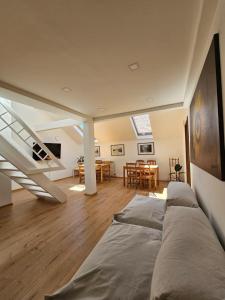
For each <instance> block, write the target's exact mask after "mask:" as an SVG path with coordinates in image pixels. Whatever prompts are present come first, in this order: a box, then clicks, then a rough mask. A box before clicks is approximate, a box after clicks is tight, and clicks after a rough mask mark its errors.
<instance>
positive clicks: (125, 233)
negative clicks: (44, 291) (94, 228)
mask: <svg viewBox="0 0 225 300" xmlns="http://www.w3.org/2000/svg"><path fill="white" fill-rule="evenodd" d="M160 245H161V231H159V230H156V229H151V228H146V227H142V226H136V225H130V224H121V223H117V222H114V223H113V224H112V225H111V226H110V227H109V228H108V230H107V231H106V232H105V234H104V235H103V237H102V238H101V240H100V241H99V242H98V244H97V245H96V247H95V248H94V249H93V251H92V252H91V254H90V255H89V256H88V258H87V259H86V260H85V262H84V263H83V264H82V266H81V267H80V269H79V270H78V272H77V273H76V274H75V276H74V277H73V278H72V279H71V281H70V282H69V283H68V284H67V285H66V286H65V287H63V288H62V289H60V290H59V291H57V292H56V293H55V294H54V295H51V296H46V298H45V299H63V300H76V299H79V300H84V299H85V300H93V299H95V300H119V299H123V300H128V299H129V300H140V299H141V300H148V299H149V297H150V286H151V278H152V273H153V268H154V263H155V259H156V256H157V253H158V251H159V248H160Z"/></svg>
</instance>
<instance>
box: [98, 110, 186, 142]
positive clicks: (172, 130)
mask: <svg viewBox="0 0 225 300" xmlns="http://www.w3.org/2000/svg"><path fill="white" fill-rule="evenodd" d="M186 116H187V111H186V109H184V108H180V109H169V110H159V111H154V112H150V113H149V117H150V120H151V127H152V133H153V139H154V140H155V141H157V140H160V139H171V138H176V137H178V136H183V134H184V121H185V119H186ZM162 120H163V122H162ZM118 128H119V130H118ZM95 137H96V138H97V140H98V141H99V143H109V142H110V143H111V142H115V143H116V142H124V141H129V140H137V137H136V135H135V132H134V129H133V126H132V124H131V121H130V117H128V116H125V117H120V118H115V119H111V120H103V121H99V122H96V123H95ZM141 141H142V140H140V142H141Z"/></svg>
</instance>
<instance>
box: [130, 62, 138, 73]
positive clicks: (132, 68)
mask: <svg viewBox="0 0 225 300" xmlns="http://www.w3.org/2000/svg"><path fill="white" fill-rule="evenodd" d="M128 68H129V69H130V70H131V71H136V70H137V69H139V68H140V66H139V63H138V62H135V63H133V64H130V65H128Z"/></svg>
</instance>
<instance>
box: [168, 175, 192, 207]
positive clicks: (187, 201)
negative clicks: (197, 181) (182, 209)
mask: <svg viewBox="0 0 225 300" xmlns="http://www.w3.org/2000/svg"><path fill="white" fill-rule="evenodd" d="M167 206H187V207H198V201H197V199H196V196H195V194H194V192H193V190H192V189H191V187H190V185H189V184H187V183H184V182H176V181H171V182H170V183H169V185H168V187H167Z"/></svg>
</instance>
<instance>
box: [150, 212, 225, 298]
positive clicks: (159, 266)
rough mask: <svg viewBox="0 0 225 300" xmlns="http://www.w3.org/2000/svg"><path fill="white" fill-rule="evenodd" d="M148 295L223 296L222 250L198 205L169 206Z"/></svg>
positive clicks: (224, 263)
mask: <svg viewBox="0 0 225 300" xmlns="http://www.w3.org/2000/svg"><path fill="white" fill-rule="evenodd" d="M150 299H151V300H181V299H182V300H223V299H225V252H224V250H223V248H222V246H221V245H220V243H219V241H218V239H217V237H216V234H215V232H214V230H213V229H212V227H211V224H210V223H209V221H208V219H207V217H206V216H205V214H204V213H203V211H202V210H201V209H200V208H196V209H192V208H190V207H178V206H176V207H169V208H168V210H167V212H166V214H165V219H164V223H163V238H162V246H161V248H160V250H159V254H158V256H157V259H156V263H155V267H154V272H153V278H152V285H151V298H150Z"/></svg>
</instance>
